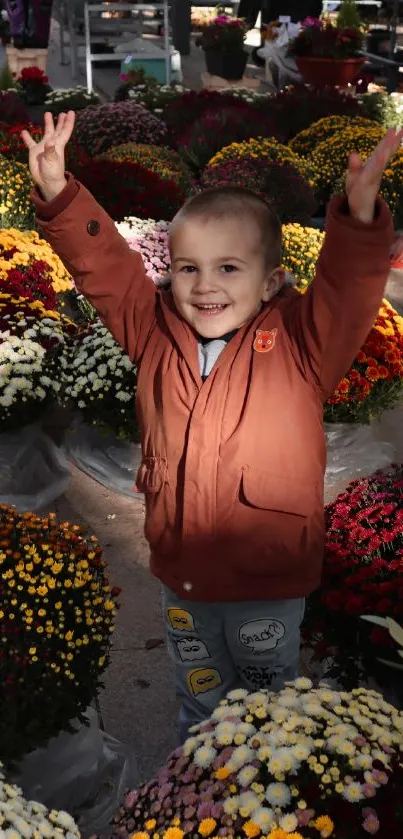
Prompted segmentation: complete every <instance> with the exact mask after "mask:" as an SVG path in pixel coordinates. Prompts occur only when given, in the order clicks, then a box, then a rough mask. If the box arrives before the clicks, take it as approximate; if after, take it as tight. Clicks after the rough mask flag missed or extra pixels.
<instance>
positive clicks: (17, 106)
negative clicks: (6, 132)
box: [0, 90, 29, 125]
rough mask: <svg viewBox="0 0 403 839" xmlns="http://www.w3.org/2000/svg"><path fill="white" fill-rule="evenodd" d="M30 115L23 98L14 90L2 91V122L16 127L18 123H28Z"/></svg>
mask: <svg viewBox="0 0 403 839" xmlns="http://www.w3.org/2000/svg"><path fill="white" fill-rule="evenodd" d="M28 120H29V115H28V111H27V108H26V106H25V105H24V103H23V102H22V100H21V98H20V97H19V96H18V94H17V93H15V91H13V90H1V91H0V122H6V123H7V124H8V125H15V123H17V122H28Z"/></svg>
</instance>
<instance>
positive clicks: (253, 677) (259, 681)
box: [237, 664, 283, 690]
mask: <svg viewBox="0 0 403 839" xmlns="http://www.w3.org/2000/svg"><path fill="white" fill-rule="evenodd" d="M237 671H238V674H239V675H240V676H241V678H242V680H243V681H244V682H245V683H246V684H247V685H249V687H250V688H252V690H264V689H265V688H266V689H270V688H271V687H272V684H273V682H274V681H275V679H277V677H278V676H280V675H281V674H282V672H283V668H282V667H278V669H277V670H276V667H275V666H274V669H273V667H257V666H256V665H254V664H249V665H248V666H247V667H239V666H238V667H237Z"/></svg>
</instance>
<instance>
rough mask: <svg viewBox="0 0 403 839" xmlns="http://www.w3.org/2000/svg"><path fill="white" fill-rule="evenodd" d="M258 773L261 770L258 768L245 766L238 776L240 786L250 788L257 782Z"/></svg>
mask: <svg viewBox="0 0 403 839" xmlns="http://www.w3.org/2000/svg"><path fill="white" fill-rule="evenodd" d="M258 773H259V770H258V769H257V768H256V766H244V767H243V769H241V770H240V772H238V775H237V778H238V781H239V784H240V786H241V787H249V786H250V785H251V784H252V783H253V781H254V780H255V778H256V775H257V774H258Z"/></svg>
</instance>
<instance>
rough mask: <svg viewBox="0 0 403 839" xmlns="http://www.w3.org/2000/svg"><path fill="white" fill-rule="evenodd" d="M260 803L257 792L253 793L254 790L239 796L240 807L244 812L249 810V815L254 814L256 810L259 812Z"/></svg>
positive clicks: (246, 791)
mask: <svg viewBox="0 0 403 839" xmlns="http://www.w3.org/2000/svg"><path fill="white" fill-rule="evenodd" d="M260 803H261V802H260V799H259V797H258V796H257V795H256V793H255V792H253V790H250V789H248V790H245V791H244V792H241V794H240V796H239V805H240V807H242V808H243V809H244V810H248V811H249V814H251V813H253V812H254V810H257V808H258V807H260Z"/></svg>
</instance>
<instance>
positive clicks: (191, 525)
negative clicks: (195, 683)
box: [35, 178, 393, 601]
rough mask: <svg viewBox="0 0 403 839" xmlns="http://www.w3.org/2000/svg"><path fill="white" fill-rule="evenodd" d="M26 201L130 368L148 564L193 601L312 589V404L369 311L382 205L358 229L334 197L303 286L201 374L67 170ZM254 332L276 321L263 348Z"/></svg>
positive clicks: (316, 535) (322, 457) (318, 401)
mask: <svg viewBox="0 0 403 839" xmlns="http://www.w3.org/2000/svg"><path fill="white" fill-rule="evenodd" d="M35 202H36V205H37V210H38V220H39V223H40V225H41V227H42V230H43V233H44V235H45V236H46V238H47V239H48V241H49V242H50V244H51V245H52V247H53V248H54V250H55V251H56V252H57V253H58V254H59V256H60V257H61V258H62V260H63V262H64V263H65V265H66V267H67V268H68V270H69V271H70V272H71V274H72V275H73V277H74V279H75V281H76V284H77V286H78V288H79V289H80V290H82V291H83V293H84V294H85V295H86V297H88V299H89V300H90V301H91V302H92V303H93V305H94V306H95V307H96V308H97V310H98V312H99V315H100V317H101V318H102V320H103V321H104V322H105V323H106V325H107V326H108V327H109V329H110V330H111V332H112V333H113V335H114V336H115V338H116V339H117V341H119V342H120V344H121V345H122V346H123V347H124V349H125V350H126V352H127V353H128V355H129V356H130V358H131V359H132V360H133V361H134V362H135V363H136V365H137V367H138V389H137V419H138V423H139V426H140V430H141V436H142V447H143V461H142V465H141V467H140V471H139V475H138V479H137V486H138V488H139V489H140V490H141V491H143V492H144V493H145V498H146V524H145V532H146V536H147V539H148V541H149V544H150V548H151V569H152V571H153V573H154V574H155V575H156V576H157V577H158V578H159V579H160V580H162V581H163V583H165V584H166V585H167V586H169V587H170V588H171V589H173V590H174V591H175V592H176V593H177V594H178V595H180V596H182V597H184V598H187V599H189V600H201V601H218V600H233V601H236V600H265V599H282V598H293V597H302V596H305V595H308V594H309V593H310V592H311V591H312V590H313V589H314V588H315V587H316V586H317V585H318V584H319V581H320V575H321V564H322V554H323V540H324V523H323V478H324V471H325V463H326V447H325V440H324V434H323V424H322V414H323V402H324V401H325V400H326V398H327V397H328V396H329V395H330V394H331V393H332V392H333V390H334V388H335V387H336V386H337V384H338V382H339V381H340V379H341V378H342V377H343V376H344V375H345V373H346V371H347V370H348V369H349V367H350V365H351V363H352V361H353V359H354V357H355V355H356V353H357V352H358V350H359V348H360V347H361V346H362V344H363V342H364V340H365V338H366V336H367V334H368V332H369V330H370V328H371V326H372V324H373V321H374V319H375V316H376V314H377V310H378V307H379V304H380V301H381V298H382V294H383V290H384V286H385V282H386V278H387V275H388V270H389V250H390V247H391V244H392V239H393V229H392V222H391V218H390V215H389V212H388V210H387V208H386V206H385V205H384V204H383V203H382V202H380V204H379V206H378V213H377V218H376V220H375V221H374V223H373V224H372V225H363V224H361V223H359V222H357V221H354V220H353V219H351V218H350V217H349V216H348V214H347V213H345V212H344V213H343V202H342V199H337V200H334V201H332V202H331V204H330V207H329V212H328V219H327V235H326V242H325V245H324V247H323V250H322V253H321V256H320V259H319V262H318V267H317V275H316V279H315V280H314V282H313V283H312V285H311V286H310V288H309V290H308V291H307V292H306V294H304V295H300V294H298V293H297V292H296V291H294V290H293V289H287V290H284V291H283V292H281V293H280V294H279V295H277V296H276V297H275V298H274V299H272V300H271V301H270V303H269V304H266V305H265V306H264V308H263V309H262V310H261V312H260V313H259V314H258V315H257V316H256V317H254V318H253V320H251V321H250V322H249V323H247V324H246V325H245V326H243V327H241V328H240V329H239V331H238V333H237V334H236V335H235V337H234V338H233V339H232V340H231V341H230V342H229V343H228V345H227V346H226V348H225V349H224V350H223V352H222V354H221V355H220V357H219V359H218V361H217V362H216V364H215V367H214V368H213V370H212V372H211V373H210V375H209V376H208V378H207V380H206V381H205V382H204V384H203V382H202V380H201V377H200V372H199V361H198V353H197V338H196V336H195V335H194V333H193V332H192V330H191V329H190V327H189V326H188V325H187V324H186V322H184V321H183V320H182V319H181V317H180V316H179V315H178V314H177V312H176V309H175V305H174V302H173V298H172V294H171V292H170V291H169V290H168V291H159V290H157V288H156V287H155V286H154V284H153V283H152V282H151V281H150V280H149V279H148V278H147V277H146V275H145V271H144V267H143V263H142V259H141V257H140V255H139V254H138V253H134V252H133V251H131V250H130V249H129V247H128V245H127V244H126V242H125V241H124V240H123V239H122V238H121V236H120V235H119V234H118V232H117V230H116V228H115V225H114V223H113V222H112V220H111V219H110V218H109V217H108V216H107V214H106V213H105V212H104V211H103V210H102V208H101V207H100V206H99V205H98V204H97V203H96V202H95V201H94V199H93V198H92V196H91V195H90V194H89V193H88V192H87V191H86V190H85V189H84V188H83V186H81V185H78V184H77V183H76V182H75V181H74V180H73V179H71V178H70V180H69V183H68V185H67V187H66V189H65V190H64V192H63V193H62V194H61V195H60V196H59V197H58V198H57V199H55V200H54V201H53V202H51V203H50V204H46V203H45V202H43V201H41V199H40V198H39V196H38V195H36V197H35ZM257 330H263V331H265V332H271V331H272V330H277V332H276V333H275V339H274V342H273V340H271V341H269V343H268V346H271V349H270V350H269V351H267V352H262V351H259V350H261V345H259V344H258V343H257V341H256V332H257ZM263 337H264V336H263ZM254 347H255V348H257V349H255V348H254Z"/></svg>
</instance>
